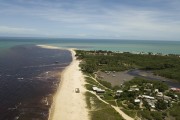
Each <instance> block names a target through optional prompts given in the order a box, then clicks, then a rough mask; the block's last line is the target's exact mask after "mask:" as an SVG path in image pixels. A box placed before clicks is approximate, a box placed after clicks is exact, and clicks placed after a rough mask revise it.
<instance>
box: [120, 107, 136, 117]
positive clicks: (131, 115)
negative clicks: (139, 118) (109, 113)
mask: <svg viewBox="0 0 180 120" xmlns="http://www.w3.org/2000/svg"><path fill="white" fill-rule="evenodd" d="M121 110H122V111H123V112H124V113H126V114H127V115H129V116H130V117H132V118H135V117H136V113H137V112H136V111H135V110H127V109H121Z"/></svg>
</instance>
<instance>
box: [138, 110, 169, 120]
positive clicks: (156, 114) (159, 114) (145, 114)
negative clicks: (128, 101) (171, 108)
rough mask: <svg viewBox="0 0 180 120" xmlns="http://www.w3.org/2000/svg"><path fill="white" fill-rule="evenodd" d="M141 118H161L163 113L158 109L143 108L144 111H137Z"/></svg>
mask: <svg viewBox="0 0 180 120" xmlns="http://www.w3.org/2000/svg"><path fill="white" fill-rule="evenodd" d="M138 114H139V115H140V116H141V118H145V119H147V120H163V117H165V116H163V115H164V114H163V113H162V112H160V111H148V110H144V111H139V113H138Z"/></svg>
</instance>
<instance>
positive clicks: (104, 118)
mask: <svg viewBox="0 0 180 120" xmlns="http://www.w3.org/2000/svg"><path fill="white" fill-rule="evenodd" d="M85 95H86V103H87V106H88V108H89V109H90V115H91V120H123V118H122V117H121V116H120V115H119V113H117V112H116V111H115V110H114V109H113V108H112V107H111V106H110V105H107V104H105V103H103V102H102V101H100V100H99V99H98V98H97V97H96V96H95V95H93V94H92V93H90V92H86V93H85Z"/></svg>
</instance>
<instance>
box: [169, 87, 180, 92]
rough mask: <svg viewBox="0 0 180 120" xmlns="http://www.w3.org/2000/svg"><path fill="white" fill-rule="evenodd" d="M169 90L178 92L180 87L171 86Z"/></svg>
mask: <svg viewBox="0 0 180 120" xmlns="http://www.w3.org/2000/svg"><path fill="white" fill-rule="evenodd" d="M171 90H172V91H174V92H180V88H171Z"/></svg>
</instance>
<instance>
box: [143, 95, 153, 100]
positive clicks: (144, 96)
mask: <svg viewBox="0 0 180 120" xmlns="http://www.w3.org/2000/svg"><path fill="white" fill-rule="evenodd" d="M142 98H146V99H151V100H154V99H155V98H154V97H151V96H148V95H142Z"/></svg>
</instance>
